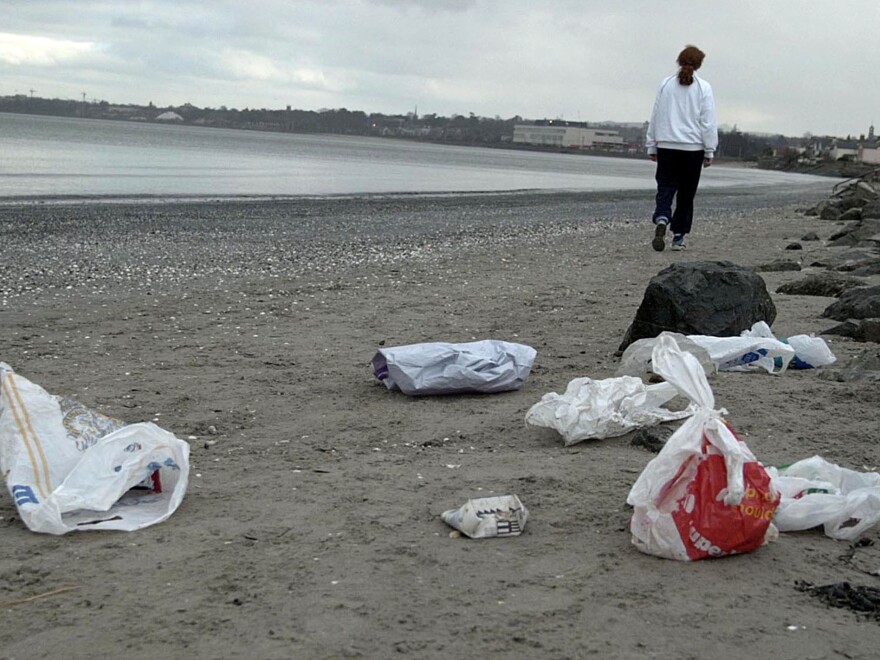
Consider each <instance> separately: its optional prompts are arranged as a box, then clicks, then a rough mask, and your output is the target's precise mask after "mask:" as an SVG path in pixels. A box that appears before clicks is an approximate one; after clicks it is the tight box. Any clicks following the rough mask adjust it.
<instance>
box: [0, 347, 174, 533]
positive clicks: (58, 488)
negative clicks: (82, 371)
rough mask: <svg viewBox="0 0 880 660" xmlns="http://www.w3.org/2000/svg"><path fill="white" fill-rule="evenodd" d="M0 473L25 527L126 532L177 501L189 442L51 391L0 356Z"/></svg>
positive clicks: (160, 518) (165, 514)
mask: <svg viewBox="0 0 880 660" xmlns="http://www.w3.org/2000/svg"><path fill="white" fill-rule="evenodd" d="M0 472H2V474H3V477H4V479H5V481H6V486H7V488H8V490H9V492H10V494H11V495H12V497H13V499H14V500H15V505H16V507H17V509H18V513H19V516H20V517H21V519H22V521H23V522H24V523H25V525H27V526H28V528H29V529H31V530H32V531H35V532H44V533H47V534H66V533H67V532H71V531H74V530H98V529H116V530H125V531H131V530H135V529H141V528H143V527H147V526H149V525H153V524H155V523H158V522H161V521H163V520H165V519H166V518H168V517H169V516H170V515H171V514H172V513H174V511H175V510H176V509H177V507H178V506H180V503H181V501H182V500H183V496H184V494H185V492H186V486H187V480H188V476H189V445H188V444H187V443H186V442H184V441H183V440H180V439H178V438H176V437H175V436H174V435H173V434H171V433H169V432H168V431H164V430H162V429H161V428H159V427H158V426H156V425H155V424H152V423H149V422H148V423H141V424H125V423H124V422H121V421H119V420H116V419H112V418H110V417H107V416H105V415H102V414H100V413H98V412H96V411H93V410H91V409H89V408H87V407H86V406H83V405H82V404H79V403H76V402H75V401H72V400H71V399H67V398H63V397H58V396H54V395H51V394H49V393H48V392H46V391H45V390H44V389H43V388H42V387H40V386H39V385H36V384H34V383H32V382H31V381H29V380H27V379H26V378H24V377H22V376H20V375H18V374H16V373H15V372H14V371H13V370H12V368H11V367H9V365H7V364H4V363H2V362H0Z"/></svg>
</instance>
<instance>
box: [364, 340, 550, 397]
mask: <svg viewBox="0 0 880 660" xmlns="http://www.w3.org/2000/svg"><path fill="white" fill-rule="evenodd" d="M536 355H537V351H536V350H535V349H534V348H532V347H531V346H526V345H525V344H516V343H511V342H506V341H500V340H497V339H484V340H482V341H474V342H467V343H463V344H450V343H447V342H430V343H424V344H409V345H406V346H395V347H392V348H382V349H379V351H378V352H377V353H376V355H375V356H374V357H373V360H372V366H373V374H374V375H375V376H376V378H378V379H379V380H381V381H382V382H383V383H385V386H386V387H387V388H388V389H389V390H400V391H401V392H403V393H404V394H409V395H429V394H460V393H465V392H479V393H485V394H492V393H496V392H506V391H510V390H518V389H519V388H520V387H522V384H523V381H524V380H525V378H526V376H528V375H529V372H530V371H531V369H532V363H533V362H534V361H535V356H536Z"/></svg>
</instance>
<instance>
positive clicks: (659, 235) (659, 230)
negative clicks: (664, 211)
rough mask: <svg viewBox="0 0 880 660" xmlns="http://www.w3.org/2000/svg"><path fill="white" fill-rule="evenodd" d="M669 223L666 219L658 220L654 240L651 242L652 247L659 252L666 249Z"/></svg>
mask: <svg viewBox="0 0 880 660" xmlns="http://www.w3.org/2000/svg"><path fill="white" fill-rule="evenodd" d="M667 224H669V221H668V220H667V219H666V218H657V222H656V223H655V227H654V238H653V240H652V241H651V247H652V248H654V249H655V250H657V252H663V250H664V249H666V238H665V237H666V225H667Z"/></svg>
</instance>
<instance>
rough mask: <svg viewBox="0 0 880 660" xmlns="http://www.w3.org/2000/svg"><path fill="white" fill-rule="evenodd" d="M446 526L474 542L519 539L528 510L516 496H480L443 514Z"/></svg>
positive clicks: (441, 515)
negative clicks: (508, 537) (476, 540)
mask: <svg viewBox="0 0 880 660" xmlns="http://www.w3.org/2000/svg"><path fill="white" fill-rule="evenodd" d="M440 517H441V518H442V519H443V522H445V523H446V524H447V525H449V526H451V527H454V528H455V529H457V530H458V531H460V532H461V533H462V534H464V535H465V536H468V537H470V538H472V539H486V538H491V537H493V536H519V535H520V534H522V531H523V529H525V526H526V521H527V520H528V519H529V512H528V509H526V507H525V506H524V505H523V503H522V502H520V501H519V498H518V497H517V496H516V495H500V496H497V497H480V498H477V499H473V500H468V501H467V502H465V503H464V504H463V505H462V506H461V507H459V508H458V509H450V510H449V511H444V512H443V513H442V514H440Z"/></svg>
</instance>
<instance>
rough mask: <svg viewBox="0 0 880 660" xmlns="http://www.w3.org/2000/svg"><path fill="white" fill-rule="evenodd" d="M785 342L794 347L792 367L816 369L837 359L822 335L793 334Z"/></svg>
mask: <svg viewBox="0 0 880 660" xmlns="http://www.w3.org/2000/svg"><path fill="white" fill-rule="evenodd" d="M782 341H783V342H785V343H787V344H789V345H790V346H791V347H792V348H793V349H794V353H795V355H794V359H792V361H791V368H792V369H814V368H816V367H826V366H828V365H829V364H833V363H834V362H836V361H837V358H836V357H835V356H834V353H832V352H831V349H830V348H828V344H826V343H825V340H824V339H822V338H821V337H816V336H814V335H792V336H791V337H788V338H787V339H783V340H782Z"/></svg>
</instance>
